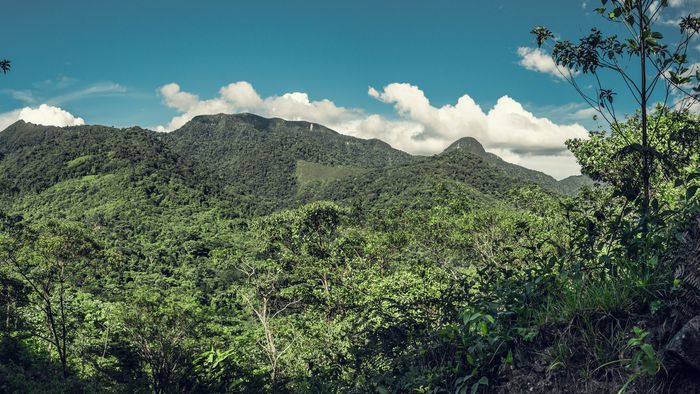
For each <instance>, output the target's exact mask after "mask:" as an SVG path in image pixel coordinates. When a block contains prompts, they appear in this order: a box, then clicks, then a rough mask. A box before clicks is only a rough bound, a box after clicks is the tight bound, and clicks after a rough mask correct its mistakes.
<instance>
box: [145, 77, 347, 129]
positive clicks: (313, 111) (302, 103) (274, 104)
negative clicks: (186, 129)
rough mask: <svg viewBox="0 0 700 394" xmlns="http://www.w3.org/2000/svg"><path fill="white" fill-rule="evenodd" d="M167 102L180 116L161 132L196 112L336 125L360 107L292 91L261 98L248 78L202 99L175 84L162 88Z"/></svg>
mask: <svg viewBox="0 0 700 394" xmlns="http://www.w3.org/2000/svg"><path fill="white" fill-rule="evenodd" d="M160 94H161V96H163V98H164V101H165V105H167V106H168V107H171V108H174V109H176V110H177V111H178V112H180V113H181V115H178V116H176V117H174V118H172V119H171V120H170V122H169V123H168V125H167V126H156V127H155V129H156V130H158V131H171V130H175V129H177V128H179V127H181V126H182V125H184V124H185V123H187V122H188V121H189V120H190V119H192V118H193V117H195V116H197V115H206V114H217V113H233V112H256V113H259V114H261V115H265V116H273V117H280V118H284V119H288V120H301V119H303V120H307V121H311V122H317V123H322V124H336V123H338V122H340V121H343V120H349V119H350V118H351V117H353V116H354V115H355V114H356V113H358V111H357V110H353V109H347V108H343V107H338V106H336V105H335V104H334V103H333V102H332V101H329V100H320V101H311V100H309V96H308V95H307V94H306V93H300V92H292V93H285V94H283V95H282V96H270V97H267V98H265V99H262V98H260V96H259V95H258V93H257V92H256V91H255V89H254V88H253V86H252V85H251V84H250V83H248V82H245V81H239V82H234V83H231V84H229V85H226V86H224V87H222V88H221V89H219V96H218V97H215V98H213V99H209V100H200V99H199V97H198V96H197V95H194V94H191V93H187V92H184V91H182V90H181V89H180V86H179V85H178V84H176V83H170V84H167V85H164V86H163V87H161V88H160Z"/></svg>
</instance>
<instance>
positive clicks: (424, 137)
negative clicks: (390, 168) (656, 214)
mask: <svg viewBox="0 0 700 394" xmlns="http://www.w3.org/2000/svg"><path fill="white" fill-rule="evenodd" d="M160 94H161V95H162V97H163V100H164V103H165V104H166V105H167V106H169V107H171V108H174V109H176V110H177V111H178V112H180V114H179V115H177V116H175V117H173V118H172V119H171V120H170V122H169V123H168V124H167V125H166V126H157V127H155V129H157V130H159V131H170V130H174V129H177V128H179V127H181V126H182V125H183V124H185V123H186V122H187V121H189V120H190V119H192V118H193V117H194V116H197V115H204V114H215V113H236V112H254V113H257V114H260V115H262V116H268V117H280V118H283V119H287V120H306V121H310V122H316V123H321V124H323V125H326V126H328V127H331V128H332V129H335V130H337V131H339V132H341V133H344V134H348V135H352V136H356V137H360V138H378V139H381V140H383V141H386V142H387V143H389V144H390V145H392V146H393V147H395V148H397V149H401V150H404V151H407V152H410V153H414V154H434V153H438V152H440V151H442V150H443V149H445V148H446V147H447V146H448V145H449V144H451V143H452V142H454V141H455V140H457V139H459V138H462V137H466V136H471V137H474V138H476V139H478V140H479V141H480V142H481V143H482V144H483V145H484V146H485V148H486V149H487V150H489V151H492V152H494V153H496V154H499V155H500V156H502V157H503V158H504V159H506V160H507V161H510V162H513V163H517V164H520V165H523V166H525V167H529V168H533V169H537V170H540V171H544V172H547V173H549V174H551V175H553V176H555V177H560V178H561V177H564V176H567V175H572V174H577V173H578V171H579V170H578V166H577V165H576V163H575V160H574V158H573V157H572V156H571V154H570V153H569V152H568V151H567V150H566V147H565V146H564V141H565V140H567V139H569V138H586V137H587V136H588V133H587V131H586V130H585V128H584V127H583V126H581V125H579V124H577V123H573V124H565V125H560V124H556V123H554V122H552V121H551V120H549V119H547V118H543V117H537V116H535V115H534V114H533V113H531V112H529V111H527V110H526V109H525V108H524V107H523V106H522V105H521V104H520V103H518V102H517V101H515V100H514V99H512V98H510V97H508V96H503V97H501V98H500V99H499V100H498V101H497V102H496V104H495V105H494V106H493V108H490V109H488V110H487V111H485V110H483V109H482V108H481V107H480V106H479V104H477V103H476V101H475V100H474V99H472V98H471V97H470V96H469V95H463V96H462V97H460V98H459V99H458V100H457V102H456V103H455V104H446V105H443V106H440V107H436V106H434V105H432V104H431V103H430V100H429V99H428V97H427V96H426V95H425V93H424V92H423V91H422V90H421V89H420V88H418V87H417V86H414V85H410V84H406V83H392V84H389V85H387V86H385V87H384V88H383V89H382V90H381V91H380V90H377V89H375V88H373V87H370V88H369V89H368V94H369V95H370V96H371V97H373V98H375V99H377V100H379V101H381V102H384V103H387V104H390V105H392V106H393V107H394V109H395V111H396V116H394V117H392V118H388V117H385V116H381V115H377V114H368V113H366V112H364V111H362V110H360V109H356V108H345V107H341V106H337V105H336V104H335V103H333V102H332V101H330V100H327V99H323V100H317V101H314V100H311V99H310V98H309V96H308V94H306V93H302V92H290V93H285V94H282V95H279V96H270V97H265V98H263V97H260V95H259V94H258V93H257V92H256V91H255V89H254V88H253V86H252V85H251V84H250V83H248V82H244V81H240V82H235V83H232V84H229V85H226V86H224V87H222V88H221V89H220V90H219V95H218V96H217V97H215V98H212V99H204V100H202V99H200V98H199V97H198V96H197V95H195V94H192V93H189V92H185V91H183V90H182V89H181V88H180V86H179V85H177V84H175V83H171V84H167V85H164V86H163V87H161V88H160Z"/></svg>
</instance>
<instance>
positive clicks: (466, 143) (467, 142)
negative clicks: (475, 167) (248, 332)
mask: <svg viewBox="0 0 700 394" xmlns="http://www.w3.org/2000/svg"><path fill="white" fill-rule="evenodd" d="M459 149H461V150H464V151H466V152H469V153H474V154H476V155H479V156H482V155H484V154H485V153H486V150H485V149H484V147H483V145H481V143H480V142H479V141H477V139H476V138H473V137H462V138H460V139H458V140H457V141H455V142H453V143H452V144H450V146H448V147H447V148H446V149H445V150H444V151H443V152H451V151H454V150H459Z"/></svg>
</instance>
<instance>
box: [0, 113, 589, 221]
mask: <svg viewBox="0 0 700 394" xmlns="http://www.w3.org/2000/svg"><path fill="white" fill-rule="evenodd" d="M588 183H590V180H589V179H588V178H585V177H580V176H579V177H570V178H567V179H564V180H562V181H557V180H555V179H554V178H552V177H551V176H549V175H546V174H544V173H541V172H538V171H534V170H530V169H527V168H524V167H520V166H518V165H515V164H511V163H508V162H506V161H504V160H502V159H501V158H500V157H498V156H496V155H494V154H492V153H488V152H486V151H485V150H484V148H483V146H482V145H481V144H480V143H479V142H478V141H477V140H476V139H474V138H471V137H465V138H462V139H460V140H458V141H455V142H454V143H453V144H451V145H450V146H449V147H447V149H445V150H444V151H443V152H441V153H439V154H437V155H433V156H414V155H410V154H408V153H405V152H403V151H400V150H397V149H394V148H392V147H391V146H390V145H389V144H387V143H385V142H382V141H380V140H377V139H371V140H364V139H359V138H355V137H350V136H347V135H343V134H340V133H338V132H335V131H333V130H331V129H329V128H327V127H325V126H323V125H319V124H315V123H309V122H304V121H286V120H283V119H278V118H273V119H268V118H264V117H260V116H257V115H253V114H236V115H225V114H218V115H202V116H196V117H195V118H193V119H192V120H190V121H189V122H188V123H187V124H185V125H184V126H182V127H181V128H180V129H178V130H175V131H173V132H171V133H157V132H154V131H151V130H147V129H142V128H139V127H132V128H124V129H118V128H112V127H106V126H74V127H64V128H59V127H51V126H40V125H34V124H31V123H26V122H24V121H18V122H16V123H15V124H13V125H11V126H9V127H8V128H7V129H6V130H4V131H2V132H0V190H2V191H3V193H2V198H1V199H0V202H1V203H2V204H4V205H6V206H17V205H18V204H19V205H21V204H27V203H30V202H32V203H34V204H36V203H37V202H38V201H41V203H42V204H47V209H46V212H47V213H49V212H54V214H55V212H64V211H65V210H66V209H68V208H70V210H77V211H79V212H82V213H85V212H93V211H95V210H96V209H97V210H98V211H99V209H98V208H99V207H97V206H95V205H96V204H97V205H99V206H103V205H104V204H106V202H109V201H113V200H114V197H115V196H117V195H121V194H124V193H126V192H127V191H131V192H133V194H134V195H135V196H138V198H134V196H131V195H130V197H129V198H126V199H122V201H127V202H129V204H135V203H136V201H141V202H142V203H148V204H156V205H159V206H165V205H170V206H173V207H175V206H178V204H180V205H187V204H189V203H190V202H191V201H192V200H195V201H198V203H200V204H205V205H206V204H211V203H212V201H216V204H219V203H220V202H222V201H227V202H228V203H229V204H230V205H231V207H232V210H233V211H236V214H239V215H247V214H251V213H252V214H262V213H268V212H270V211H273V210H276V209H280V208H285V207H292V206H296V205H298V204H301V203H304V202H309V201H313V200H320V199H330V200H335V201H346V202H347V201H351V200H358V199H359V200H362V201H364V202H366V203H380V202H382V201H389V200H396V199H402V198H404V197H408V196H410V197H411V198H414V197H416V196H424V197H426V198H429V197H430V195H431V193H432V190H434V189H435V188H436V187H440V186H442V187H453V188H457V189H460V190H461V191H462V192H465V193H467V194H469V195H470V196H471V197H472V198H475V199H481V200H489V199H494V198H495V199H498V198H500V196H502V195H503V194H504V193H506V192H507V191H508V190H509V189H511V188H512V187H514V186H522V185H527V184H532V185H538V186H539V187H541V188H542V189H544V190H546V191H548V192H551V193H558V194H563V195H566V194H572V193H575V192H576V191H577V190H578V189H579V188H580V187H581V186H582V185H585V184H588ZM110 192H114V194H112V195H110V194H109V193H110ZM81 193H82V194H84V196H83V197H78V196H80V194H81ZM96 194H103V196H102V197H103V198H100V199H96V198H91V197H90V196H94V195H96ZM66 198H69V199H70V201H65V199H66ZM57 204H58V205H57ZM91 204H92V205H91ZM112 208H113V209H114V207H112ZM122 209H123V212H128V211H129V209H125V207H122Z"/></svg>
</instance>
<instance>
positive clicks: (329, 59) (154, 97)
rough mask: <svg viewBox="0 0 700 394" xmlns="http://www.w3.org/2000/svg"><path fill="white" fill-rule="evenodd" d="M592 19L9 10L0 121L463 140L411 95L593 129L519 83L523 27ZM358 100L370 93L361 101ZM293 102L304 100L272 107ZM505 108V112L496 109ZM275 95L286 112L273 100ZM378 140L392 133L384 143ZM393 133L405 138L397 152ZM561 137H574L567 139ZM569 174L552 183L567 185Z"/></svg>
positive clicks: (568, 95)
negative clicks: (208, 117)
mask: <svg viewBox="0 0 700 394" xmlns="http://www.w3.org/2000/svg"><path fill="white" fill-rule="evenodd" d="M676 1H677V2H680V3H679V4H680V6H679V7H678V8H677V9H675V10H671V11H672V12H680V11H681V10H684V9H687V7H689V6H692V5H693V2H694V0H688V2H684V1H683V0H676ZM597 6H598V5H597V2H593V1H589V2H583V1H580V0H562V1H553V0H552V1H522V0H510V1H497V0H496V1H485V0H484V1H482V0H475V1H457V0H454V1H447V0H431V1H410V0H403V1H394V0H383V1H376V0H375V1H364V0H356V1H342V2H341V1H328V0H325V1H310V0H308V1H307V0H297V1H245V2H244V1H197V2H193V1H143V0H142V1H130V0H121V1H61V2H57V1H34V0H24V1H21V2H12V3H9V4H4V5H3V12H2V13H1V14H0V25H1V26H3V32H4V40H3V42H2V45H1V46H0V58H8V59H10V60H12V66H13V68H12V70H11V72H10V73H8V74H7V75H6V76H2V77H1V79H0V114H10V113H17V111H18V110H19V109H21V108H24V107H27V106H28V107H32V108H36V107H38V106H39V105H41V104H47V105H49V106H52V107H60V108H61V109H62V110H65V111H66V112H68V113H70V114H72V116H74V117H80V118H81V119H83V120H84V121H85V122H86V123H90V124H93V123H96V124H105V125H114V126H118V127H125V126H131V125H140V126H143V127H151V128H156V127H158V126H161V127H162V128H164V129H169V128H170V129H171V128H173V126H175V125H178V124H179V123H182V121H184V120H186V119H187V117H188V116H189V115H188V114H190V115H191V114H193V113H199V112H206V111H207V110H216V109H223V110H224V112H227V111H231V112H235V111H237V110H251V111H252V112H263V113H262V114H263V115H270V116H272V115H279V116H282V117H287V118H310V119H309V120H312V121H319V122H320V123H323V121H326V123H330V125H331V126H335V127H337V128H343V127H345V128H347V129H348V130H339V131H341V132H346V133H348V134H352V135H357V136H360V137H365V138H367V137H377V138H382V139H385V140H388V142H390V143H392V145H394V146H396V147H398V148H401V149H404V150H408V151H412V152H413V153H423V154H427V153H433V152H435V151H439V149H441V148H442V147H443V146H442V145H444V144H446V143H447V139H449V138H451V137H458V136H460V135H463V134H469V128H468V127H456V128H457V129H459V130H458V131H455V133H456V134H450V133H448V135H443V136H440V138H437V136H435V135H433V136H431V135H430V132H425V129H426V128H430V127H440V125H432V126H431V125H430V123H431V120H430V119H428V118H426V116H422V115H421V113H420V112H421V111H422V110H421V109H420V108H418V109H416V106H415V105H413V104H412V103H415V102H416V101H415V100H417V101H418V102H421V100H423V99H422V98H421V97H420V94H418V95H416V92H417V91H418V92H420V93H421V94H422V95H423V96H424V98H425V99H426V100H429V104H430V106H429V108H428V110H430V111H432V109H435V110H438V109H440V108H442V107H443V106H446V105H449V106H457V103H458V100H459V99H460V97H463V96H467V97H468V98H469V99H471V100H473V102H474V104H475V105H477V106H478V107H479V108H481V110H482V111H483V112H484V113H486V114H487V115H488V112H489V110H490V109H492V108H493V107H494V106H495V105H496V104H497V103H499V102H501V103H502V104H503V105H502V106H501V107H504V108H506V107H507V108H511V109H513V108H515V107H517V106H518V105H520V106H522V110H523V111H525V112H526V113H528V114H530V115H532V116H533V117H534V118H535V119H536V120H537V121H538V122H540V121H543V120H547V121H551V122H552V123H553V124H554V125H555V126H559V125H571V124H576V123H577V124H580V125H583V126H585V127H593V123H592V122H591V121H590V116H583V115H585V113H584V112H579V111H581V110H582V109H585V107H584V106H582V105H581V100H580V99H579V97H578V96H577V95H576V93H575V92H574V90H573V89H571V88H570V87H569V86H568V85H567V84H566V83H565V82H563V81H561V80H560V79H558V78H556V77H555V76H553V75H550V74H547V73H546V72H533V71H532V70H528V69H527V68H526V67H524V66H523V65H522V64H521V61H522V56H521V55H519V54H518V48H520V47H532V46H533V42H532V38H531V36H530V35H529V34H528V32H529V31H530V29H531V28H532V27H533V26H535V25H546V26H548V27H550V28H551V29H552V30H553V31H554V32H556V34H558V35H560V36H562V37H571V38H575V37H578V36H581V35H582V34H584V33H585V32H586V31H588V29H589V28H590V27H591V26H594V25H600V24H601V19H600V16H598V15H596V14H593V13H592V12H591V10H592V8H594V7H597ZM683 7H685V8H683ZM531 68H532V67H531ZM239 81H245V82H246V83H247V84H248V85H249V86H243V85H236V86H234V87H232V88H231V89H230V91H231V92H232V93H231V94H232V95H233V96H231V97H234V96H235V97H239V96H240V94H244V95H245V94H255V95H257V97H259V98H260V100H258V99H255V100H253V101H250V100H247V101H246V100H243V101H241V100H238V99H236V98H235V97H234V98H233V99H231V98H230V97H229V98H228V99H227V98H225V97H224V96H222V93H220V89H221V88H222V87H225V86H228V85H229V84H231V83H234V82H239ZM168 84H176V86H177V89H175V87H174V86H173V85H168ZM392 84H393V85H392ZM399 84H402V85H399ZM165 86H170V88H169V89H165V90H166V91H167V92H166V93H164V90H163V89H164V87H165ZM370 87H373V88H374V90H375V93H376V94H368V93H371V92H369V88H370ZM386 87H390V89H388V90H387V89H386ZM234 88H235V89H237V90H235V89H234ZM239 88H240V89H239ZM234 90H235V91H234ZM251 90H252V91H253V92H254V93H251ZM294 92H296V93H300V94H305V95H306V96H305V97H304V96H299V95H296V96H292V95H288V96H284V95H285V94H286V93H294ZM409 96H410V97H413V99H415V100H414V101H410V100H409V99H407V98H406V97H409ZM504 96H507V98H508V99H509V100H511V101H512V102H511V101H508V102H506V103H504V102H503V100H501V99H502V98H503V97H504ZM227 97H228V96H227ZM246 97H247V96H246ZM281 97H286V99H288V100H287V101H290V102H291V101H293V102H294V103H292V104H289V103H287V102H285V101H284V100H276V99H280V98H281ZM217 98H220V99H221V100H223V102H224V103H223V104H222V103H221V102H215V101H216V100H217ZM206 100H214V101H212V102H206V103H202V102H203V101H206ZM227 100H228V101H227ZM232 100H233V101H232ZM236 100H238V101H236ZM305 100H306V101H308V102H306V101H305ZM323 100H328V102H330V104H332V107H329V105H330V104H328V105H326V104H327V103H326V104H324V101H323ZM499 100H501V101H499ZM514 103H515V104H514ZM239 104H240V105H239ZM288 104H289V105H288ZM297 104H299V105H297ZM301 104H304V105H305V106H304V105H301ZM516 104H517V105H516ZM421 105H422V104H421ZM621 105H622V107H623V109H624V107H625V104H624V103H622V104H621ZM280 108H283V109H280ZM298 108H301V110H299V109H298ZM304 108H307V110H304ZM627 108H631V107H629V106H627ZM424 109H425V108H424ZM13 111H14V112H13ZM324 111H325V112H324ZM465 111H466V112H465ZM469 111H471V110H470V109H465V110H464V111H462V112H460V111H450V108H447V109H445V111H442V112H440V115H439V116H438V118H440V119H445V118H450V117H451V118H455V117H456V118H459V119H462V120H465V119H466V122H467V123H468V122H469V120H470V119H471V118H469V117H466V118H465V117H464V116H462V115H464V113H469ZM504 111H505V109H504ZM513 111H516V112H517V111H520V109H518V108H515V109H513ZM433 112H435V111H433ZM472 112H473V111H472ZM477 112H478V111H476V112H473V113H474V114H475V115H474V116H476V117H477V118H478V117H479V116H481V115H479V114H478V113H477ZM320 113H323V114H325V115H319V114H320ZM436 113H437V112H436ZM577 113H578V115H577ZM0 116H2V115H0ZM177 116H180V117H181V119H180V120H181V121H180V122H179V123H178V121H175V120H174V119H173V118H174V117H177ZM373 116H376V118H372V117H373ZM436 116H437V115H436ZM489 117H490V116H489ZM360 118H361V119H360ZM370 118H371V119H370ZM453 121H454V122H456V121H457V120H453ZM489 122H490V121H489ZM370 123H371V125H369V124H370ZM416 123H418V124H416ZM491 123H494V124H493V125H491V126H489V127H496V126H498V125H500V124H501V123H503V122H502V121H501V120H500V119H497V120H496V121H494V122H491ZM441 124H442V123H441ZM538 124H542V125H544V126H543V127H550V126H548V125H546V124H544V123H541V122H540V123H538ZM450 125H451V123H447V124H444V126H445V127H447V128H449V127H452V126H450ZM503 126H504V127H508V123H507V122H506V123H503ZM361 127H362V130H359V129H358V128H361ZM382 127H393V129H392V130H391V131H387V132H386V133H387V136H386V138H383V137H384V135H383V134H382V133H383V129H382ZM475 127H476V128H478V127H479V126H478V125H477V124H476V123H475ZM484 127H485V126H484ZM551 127H554V126H551ZM551 127H550V128H551ZM353 128H354V129H353ZM421 128H422V129H421ZM368 130H369V131H368ZM549 132H557V130H555V129H552V130H549ZM402 133H403V134H402ZM407 133H408V134H411V133H413V135H414V137H416V138H413V139H412V140H411V141H407V140H405V138H407V137H406V134H407ZM437 133H438V132H434V134H437ZM565 133H568V134H567V135H569V136H577V135H578V134H577V133H579V130H574V131H572V130H569V131H568V132H567V131H565ZM475 134H477V135H474V136H476V137H477V138H478V137H479V136H482V137H483V138H486V139H487V140H488V141H487V143H486V144H485V145H487V148H490V150H492V151H494V152H496V153H499V154H502V155H503V156H504V157H506V158H507V159H510V160H511V161H515V162H521V163H522V164H525V165H527V164H529V166H530V167H533V168H537V169H543V170H549V171H548V172H550V173H553V174H554V172H556V169H555V170H552V169H551V168H550V167H557V165H556V164H547V156H548V155H550V153H552V152H555V151H556V149H552V147H551V146H549V145H547V144H544V145H543V146H541V147H538V146H531V145H532V144H530V145H528V144H520V145H518V144H516V145H514V146H510V145H509V144H508V143H507V141H506V142H504V141H505V140H507V137H508V136H507V135H505V136H499V137H498V138H490V137H488V136H486V137H484V135H485V134H484V135H479V133H475ZM482 134H483V132H482ZM402 138H403V139H402ZM514 138H515V139H517V136H514ZM420 141H425V144H423V145H421V143H420ZM530 148H532V149H533V150H532V152H531V153H532V154H528V152H527V150H528V149H530ZM540 148H541V149H540ZM559 153H561V152H559ZM509 155H510V156H509ZM526 156H530V159H527V157H526ZM535 156H540V158H539V159H533V158H532V157H535ZM528 160H530V161H532V163H529V162H528ZM538 160H539V162H537V161H538ZM542 162H544V164H543V163H542ZM570 162H571V160H569V162H568V163H569V164H568V165H569V167H567V170H566V171H568V172H571V173H575V172H576V170H575V166H571V165H570ZM566 171H564V172H566ZM560 172H561V171H560ZM554 175H557V176H559V177H561V176H564V175H566V174H563V173H556V174H554Z"/></svg>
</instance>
